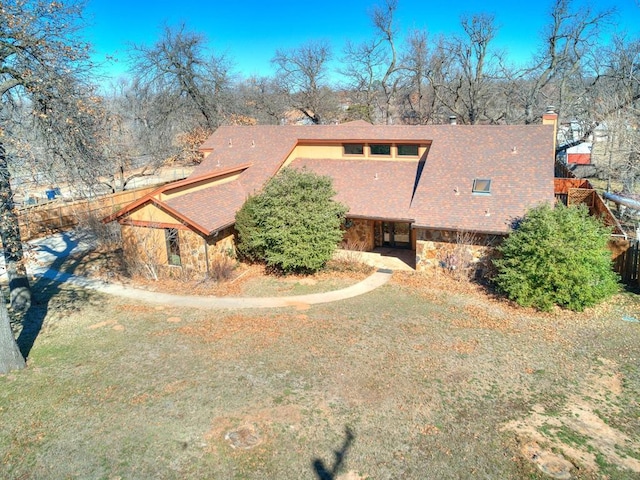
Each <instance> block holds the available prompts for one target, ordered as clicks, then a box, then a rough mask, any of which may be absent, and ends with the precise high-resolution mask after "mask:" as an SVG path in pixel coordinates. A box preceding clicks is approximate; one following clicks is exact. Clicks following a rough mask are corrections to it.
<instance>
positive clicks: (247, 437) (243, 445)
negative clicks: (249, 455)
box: [224, 425, 262, 450]
mask: <svg viewBox="0 0 640 480" xmlns="http://www.w3.org/2000/svg"><path fill="white" fill-rule="evenodd" d="M224 439H225V440H226V441H227V442H229V445H231V448H240V449H242V450H249V449H251V448H254V447H257V446H258V445H260V443H261V442H262V439H261V438H260V433H259V432H258V429H257V428H256V426H255V425H242V426H240V427H238V428H237V429H235V430H231V431H230V432H227V434H226V435H225V436H224Z"/></svg>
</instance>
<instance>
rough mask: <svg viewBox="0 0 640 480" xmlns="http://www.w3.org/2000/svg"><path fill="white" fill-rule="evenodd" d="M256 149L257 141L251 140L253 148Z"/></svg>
mask: <svg viewBox="0 0 640 480" xmlns="http://www.w3.org/2000/svg"><path fill="white" fill-rule="evenodd" d="M255 147H256V141H255V140H251V148H255Z"/></svg>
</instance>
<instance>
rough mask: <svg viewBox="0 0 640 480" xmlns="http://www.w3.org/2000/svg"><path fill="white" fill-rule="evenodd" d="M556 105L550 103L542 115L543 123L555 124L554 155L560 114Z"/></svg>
mask: <svg viewBox="0 0 640 480" xmlns="http://www.w3.org/2000/svg"><path fill="white" fill-rule="evenodd" d="M555 110H556V107H554V106H553V105H550V106H548V107H547V111H546V112H545V114H544V115H542V124H543V125H553V155H554V157H555V154H556V153H555V152H556V141H557V137H558V114H557V113H556V111H555Z"/></svg>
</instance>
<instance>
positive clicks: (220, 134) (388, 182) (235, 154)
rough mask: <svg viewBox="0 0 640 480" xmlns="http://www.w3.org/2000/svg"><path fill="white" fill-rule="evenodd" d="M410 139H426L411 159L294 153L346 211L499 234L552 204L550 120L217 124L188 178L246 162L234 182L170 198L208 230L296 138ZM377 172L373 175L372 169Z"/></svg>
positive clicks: (269, 172)
mask: <svg viewBox="0 0 640 480" xmlns="http://www.w3.org/2000/svg"><path fill="white" fill-rule="evenodd" d="M347 141H351V142H369V143H370V142H387V143H391V142H396V143H397V142H416V143H421V144H430V148H429V152H428V155H427V156H426V160H425V162H424V165H423V166H424V169H423V170H422V171H421V173H420V170H419V168H418V161H417V160H416V161H415V162H407V161H380V160H375V161H369V160H362V159H340V160H335V159H327V160H321V159H320V160H319V159H295V160H294V161H293V162H292V166H295V167H301V166H306V167H307V168H310V169H312V170H314V171H316V172H317V173H320V174H324V175H329V176H331V177H332V178H333V179H334V187H335V188H336V190H337V191H338V195H337V199H338V200H340V201H342V202H344V203H345V204H347V205H348V206H349V208H350V214H351V215H354V216H365V217H371V218H388V219H398V220H399V219H407V220H409V219H410V220H412V221H414V222H415V225H417V226H421V227H426V228H438V229H462V230H473V231H479V232H506V231H508V227H509V224H510V222H511V220H512V219H514V218H515V217H519V216H521V215H522V214H524V212H525V211H526V210H527V209H528V208H530V207H532V206H534V205H537V204H539V203H541V202H553V199H554V195H553V176H554V175H553V173H554V172H553V166H554V160H553V157H554V152H553V127H551V126H549V125H527V126H524V125H521V126H504V125H502V126H498V125H492V126H478V125H474V126H466V125H428V126H399V125H390V126H388V125H369V124H366V123H365V122H352V123H349V124H343V125H319V126H273V125H263V126H249V127H242V126H227V127H220V128H219V129H218V130H216V132H214V133H213V135H211V136H210V137H209V138H208V139H207V141H206V142H205V143H204V144H203V145H202V149H203V150H210V151H211V152H212V153H211V154H210V155H209V156H208V157H207V158H205V159H204V161H203V162H202V163H201V164H200V165H199V166H198V167H197V168H196V170H195V171H194V172H193V174H192V176H198V175H204V174H210V173H212V172H215V171H216V170H222V169H227V168H230V167H233V166H237V165H240V164H245V163H251V164H252V165H251V167H249V168H247V169H246V170H244V171H243V173H242V174H241V175H240V177H239V179H238V180H236V181H234V182H232V183H231V184H224V185H219V186H214V187H211V188H209V189H205V190H201V191H198V192H194V193H192V194H187V195H184V196H182V197H180V198H176V199H174V200H171V202H170V205H172V207H173V208H175V209H176V210H178V211H181V212H183V211H188V215H185V216H187V217H189V218H194V219H195V218H198V219H199V221H200V222H201V223H202V224H203V225H208V226H209V227H211V228H213V226H214V225H219V224H221V223H222V222H227V221H232V219H233V216H234V215H235V210H236V209H237V208H239V205H241V203H242V201H243V200H244V197H243V195H244V196H246V195H248V194H251V193H255V192H257V191H259V190H260V189H261V188H262V187H263V185H264V184H265V183H266V182H267V181H268V180H269V178H271V177H272V176H273V175H275V173H276V172H277V171H278V170H279V169H280V168H281V167H282V164H283V162H284V161H285V159H286V158H287V157H288V156H289V155H290V153H291V152H292V151H293V149H294V148H295V146H296V145H297V144H298V143H300V142H303V143H314V142H318V143H330V142H336V143H341V142H347ZM376 173H377V174H378V177H377V180H375V178H376V177H375V174H376ZM475 178H481V179H491V194H490V195H482V194H473V193H472V191H471V189H472V184H473V180H474V179H475Z"/></svg>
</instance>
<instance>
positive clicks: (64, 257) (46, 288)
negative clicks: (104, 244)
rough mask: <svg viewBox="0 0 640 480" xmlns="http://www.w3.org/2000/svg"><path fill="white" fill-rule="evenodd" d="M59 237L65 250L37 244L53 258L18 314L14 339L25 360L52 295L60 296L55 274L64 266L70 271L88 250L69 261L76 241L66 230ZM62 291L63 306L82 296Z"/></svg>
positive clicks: (40, 326)
mask: <svg viewBox="0 0 640 480" xmlns="http://www.w3.org/2000/svg"><path fill="white" fill-rule="evenodd" d="M62 240H63V241H64V249H63V250H62V251H59V250H54V249H52V248H51V247H49V246H47V245H40V246H39V247H38V248H39V250H40V251H42V252H45V253H48V254H50V255H53V256H54V257H55V260H54V261H53V262H52V263H51V264H50V265H49V266H48V269H47V271H46V272H45V273H44V274H43V275H41V276H40V277H39V278H38V280H36V282H35V283H34V284H33V285H31V291H32V295H33V299H32V302H31V307H30V308H29V309H28V310H27V311H26V312H25V313H24V314H22V316H21V317H22V318H21V320H22V322H21V323H22V330H21V331H20V335H18V338H17V340H16V342H17V344H18V347H19V348H20V352H21V353H22V356H23V357H24V358H25V360H26V359H27V358H28V356H29V353H30V352H31V349H32V348H33V345H34V343H35V341H36V339H37V338H38V335H39V334H40V332H41V330H42V325H43V324H44V320H45V318H46V317H47V313H48V312H49V309H50V306H51V302H52V301H53V300H54V299H55V298H58V299H59V297H60V295H61V292H62V289H61V288H60V287H61V282H60V281H59V280H56V279H55V277H56V273H57V272H58V271H60V270H61V269H62V267H63V265H64V267H65V268H64V270H65V272H66V273H73V271H74V270H75V269H76V267H77V266H78V264H79V263H80V262H81V261H82V259H83V258H84V256H85V255H87V254H88V253H89V250H87V251H86V252H83V253H81V254H79V255H77V256H75V257H74V258H73V260H72V261H70V257H69V255H70V254H71V252H72V251H73V249H74V248H75V247H76V246H77V245H78V243H79V242H78V241H77V240H76V239H74V238H73V237H72V236H71V235H70V234H68V233H64V234H62ZM65 293H66V298H64V299H63V300H62V301H61V302H59V303H62V304H63V306H65V307H66V306H68V305H70V304H72V303H75V302H76V301H77V300H79V299H80V297H81V294H79V293H74V292H71V291H68V292H67V291H65ZM59 300H60V299H59Z"/></svg>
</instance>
